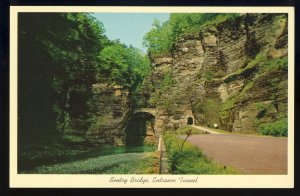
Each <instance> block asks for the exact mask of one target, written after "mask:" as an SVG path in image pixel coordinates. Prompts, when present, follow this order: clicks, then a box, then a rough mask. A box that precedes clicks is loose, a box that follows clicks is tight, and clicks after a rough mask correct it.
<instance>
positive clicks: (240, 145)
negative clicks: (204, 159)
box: [180, 134, 287, 174]
mask: <svg viewBox="0 0 300 196" xmlns="http://www.w3.org/2000/svg"><path fill="white" fill-rule="evenodd" d="M180 137H182V138H184V137H185V136H180ZM188 141H189V142H191V143H193V144H194V145H196V146H197V147H199V148H200V149H201V150H202V151H203V152H204V154H206V155H207V156H208V157H209V158H212V159H213V160H214V161H215V162H217V163H219V164H223V165H228V166H233V167H235V168H236V169H238V170H239V171H241V173H242V174H286V173H287V138H275V137H261V136H246V135H234V134H202V135H192V136H191V137H189V139H188Z"/></svg>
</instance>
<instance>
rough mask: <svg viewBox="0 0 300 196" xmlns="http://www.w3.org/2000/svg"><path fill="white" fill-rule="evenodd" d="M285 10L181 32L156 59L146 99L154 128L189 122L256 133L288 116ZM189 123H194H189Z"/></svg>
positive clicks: (145, 93)
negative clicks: (153, 115)
mask: <svg viewBox="0 0 300 196" xmlns="http://www.w3.org/2000/svg"><path fill="white" fill-rule="evenodd" d="M287 24H288V19H287V15H285V14H245V15H241V16H239V17H237V18H234V19H231V20H227V21H224V22H220V23H218V24H213V25H209V26H206V27H205V28H203V29H202V30H200V31H199V32H198V33H194V34H186V35H184V36H181V37H180V38H179V40H178V42H177V43H176V45H175V47H174V50H173V51H172V52H171V54H168V55H162V56H160V57H155V58H154V59H152V69H153V70H152V73H151V76H149V77H148V78H147V79H146V80H145V81H144V98H145V99H147V101H146V102H147V104H148V106H149V107H156V109H157V116H156V119H155V120H156V121H155V129H156V130H160V131H162V130H165V129H176V128H178V127H180V126H183V125H185V124H187V121H188V118H193V121H192V124H200V125H206V126H209V127H213V126H218V127H220V128H221V129H224V130H227V131H233V132H234V131H240V132H255V131H257V130H258V126H259V125H260V124H263V123H267V122H273V121H276V120H278V119H280V118H285V117H287V29H288V26H287ZM190 122H191V121H190Z"/></svg>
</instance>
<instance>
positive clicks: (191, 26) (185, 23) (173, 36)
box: [144, 13, 238, 57]
mask: <svg viewBox="0 0 300 196" xmlns="http://www.w3.org/2000/svg"><path fill="white" fill-rule="evenodd" d="M237 15H238V14H217V13H201V14H200V13H180V14H179V13H173V14H171V15H170V19H169V20H168V21H166V22H164V23H162V24H160V22H159V20H157V19H155V20H154V22H153V24H152V29H151V30H150V31H149V32H148V33H146V35H145V36H144V46H145V47H147V48H148V52H149V54H150V56H152V57H155V56H159V55H162V54H167V53H170V52H172V49H173V48H174V44H175V43H176V41H178V38H179V37H180V36H181V35H183V34H185V33H194V32H198V31H199V30H200V29H201V28H203V27H204V26H206V25H209V24H215V23H219V22H222V21H224V20H227V19H230V18H234V17H236V16H237Z"/></svg>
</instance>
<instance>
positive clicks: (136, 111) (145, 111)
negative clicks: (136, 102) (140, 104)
mask: <svg viewBox="0 0 300 196" xmlns="http://www.w3.org/2000/svg"><path fill="white" fill-rule="evenodd" d="M141 112H144V113H149V114H152V115H153V116H154V117H155V116H156V113H157V112H156V108H138V109H136V110H135V111H134V114H136V113H141Z"/></svg>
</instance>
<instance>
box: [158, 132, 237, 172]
mask: <svg viewBox="0 0 300 196" xmlns="http://www.w3.org/2000/svg"><path fill="white" fill-rule="evenodd" d="M164 140H165V145H166V149H167V153H168V158H169V164H170V168H171V171H170V172H171V173H172V174H238V173H239V172H238V171H237V170H235V169H234V168H231V167H226V166H221V165H218V164H216V163H213V162H212V161H211V160H209V159H208V158H207V157H206V156H205V155H204V154H203V153H202V152H201V151H200V150H199V149H198V148H197V147H195V146H194V145H192V144H191V143H188V142H186V143H185V144H184V146H183V149H182V151H181V149H180V147H181V144H182V142H183V140H182V139H180V138H177V137H176V135H175V134H171V133H166V134H165V135H164Z"/></svg>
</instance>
